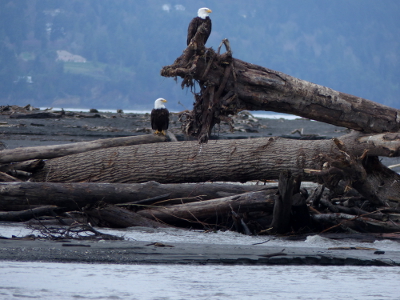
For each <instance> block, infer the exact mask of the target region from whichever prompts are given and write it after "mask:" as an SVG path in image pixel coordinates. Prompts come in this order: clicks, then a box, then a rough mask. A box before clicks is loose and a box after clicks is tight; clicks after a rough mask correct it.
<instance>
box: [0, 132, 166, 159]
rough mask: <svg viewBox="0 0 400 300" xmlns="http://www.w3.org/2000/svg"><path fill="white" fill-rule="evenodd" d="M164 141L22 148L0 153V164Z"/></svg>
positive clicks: (129, 140) (132, 139) (150, 136)
mask: <svg viewBox="0 0 400 300" xmlns="http://www.w3.org/2000/svg"><path fill="white" fill-rule="evenodd" d="M165 140H166V138H165V136H160V135H155V134H148V135H140V136H128V137H120V138H109V139H101V140H95V141H91V142H79V143H70V144H65V145H54V146H41V147H23V148H17V149H9V150H2V151H0V163H9V162H16V161H25V160H30V159H38V158H40V159H49V158H54V157H60V156H65V155H70V154H75V153H82V152H87V151H91V150H95V149H104V148H110V147H120V146H129V145H137V144H148V143H158V142H165Z"/></svg>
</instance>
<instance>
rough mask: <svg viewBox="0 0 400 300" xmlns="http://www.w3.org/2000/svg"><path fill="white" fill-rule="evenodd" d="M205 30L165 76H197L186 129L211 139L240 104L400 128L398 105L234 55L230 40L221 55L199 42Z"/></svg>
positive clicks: (358, 125)
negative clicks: (389, 104) (309, 80)
mask: <svg viewBox="0 0 400 300" xmlns="http://www.w3.org/2000/svg"><path fill="white" fill-rule="evenodd" d="M202 34H203V33H202V30H199V31H198V33H197V34H196V36H195V37H194V39H195V40H196V43H195V44H196V45H197V48H200V50H201V51H199V50H198V49H196V50H197V51H195V49H193V47H192V46H191V45H189V46H188V47H187V48H186V49H185V51H184V52H183V54H182V55H181V56H180V57H178V58H177V59H176V60H175V62H174V63H173V64H172V65H170V66H165V67H163V68H162V70H161V75H162V76H164V77H173V78H176V77H178V76H179V77H181V78H183V81H182V87H184V86H193V85H194V84H195V82H197V83H198V84H199V86H200V92H199V93H198V94H196V95H195V100H196V102H195V103H194V108H193V110H192V111H191V112H190V113H189V114H187V115H186V116H185V121H186V123H185V124H184V127H185V131H186V133H187V134H189V135H192V136H196V137H197V138H198V139H199V141H200V142H207V141H208V136H209V135H210V132H211V129H212V128H213V126H214V124H216V123H219V122H220V121H221V120H226V117H227V116H229V115H233V114H236V113H237V112H239V111H241V110H244V109H246V110H266V111H275V112H280V113H288V114H293V115H297V116H301V117H304V118H309V119H313V120H317V121H321V122H325V123H330V124H334V125H337V126H343V127H347V128H350V129H355V130H358V131H363V132H367V133H381V132H388V131H390V132H397V131H399V130H400V110H397V109H394V108H391V107H388V106H385V105H381V104H379V103H375V102H372V101H370V100H366V99H363V98H360V97H356V96H352V95H349V94H345V93H342V92H338V91H335V90H333V89H330V88H328V87H324V86H321V85H317V84H314V83H311V82H307V81H304V80H301V79H298V78H294V77H292V76H289V75H286V74H284V73H281V72H277V71H274V70H270V69H267V68H264V67H261V66H257V65H254V64H251V63H247V62H244V61H242V60H239V59H236V58H233V57H232V52H231V49H230V46H229V42H228V41H227V40H224V41H223V43H225V46H226V48H227V52H226V53H223V54H222V55H220V54H219V50H218V53H216V52H215V51H214V50H213V49H211V48H204V45H202V44H201V40H202V36H201V35H202Z"/></svg>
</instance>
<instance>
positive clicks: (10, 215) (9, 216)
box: [0, 205, 66, 222]
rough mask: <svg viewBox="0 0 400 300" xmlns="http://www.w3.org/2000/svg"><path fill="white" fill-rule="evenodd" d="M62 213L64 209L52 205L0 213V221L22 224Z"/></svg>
mask: <svg viewBox="0 0 400 300" xmlns="http://www.w3.org/2000/svg"><path fill="white" fill-rule="evenodd" d="M63 211H66V209H65V208H60V207H58V206H54V205H48V206H41V207H35V208H30V209H27V210H21V211H9V212H3V211H0V221H8V222H10V221H12V222H22V221H28V220H30V219H32V218H38V217H41V216H49V215H50V216H51V215H56V212H57V213H60V212H63Z"/></svg>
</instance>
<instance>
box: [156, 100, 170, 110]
mask: <svg viewBox="0 0 400 300" xmlns="http://www.w3.org/2000/svg"><path fill="white" fill-rule="evenodd" d="M166 102H167V100H165V99H164V98H158V99H157V100H156V101H154V108H155V109H158V108H165V105H164V103H166Z"/></svg>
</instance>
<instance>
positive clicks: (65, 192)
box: [0, 182, 265, 211]
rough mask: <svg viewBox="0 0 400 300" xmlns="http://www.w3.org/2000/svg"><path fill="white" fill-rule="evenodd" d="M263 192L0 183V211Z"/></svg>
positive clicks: (239, 188)
mask: <svg viewBox="0 0 400 300" xmlns="http://www.w3.org/2000/svg"><path fill="white" fill-rule="evenodd" d="M263 188H265V187H263V186H255V185H245V186H244V185H234V184H221V183H214V184H159V183H157V182H146V183H137V184H123V183H114V184H108V183H40V182H38V183H36V182H21V183H0V211H10V210H21V209H28V208H29V207H30V208H32V207H36V206H38V205H57V206H59V207H67V208H70V209H81V208H82V207H84V206H86V205H88V204H94V203H96V202H98V201H102V202H105V203H109V204H118V203H127V202H129V203H131V202H139V201H141V200H144V199H149V198H153V197H156V196H159V195H167V197H168V198H169V199H174V198H180V197H188V196H202V199H214V198H220V197H225V196H227V195H235V194H241V193H245V192H249V191H257V190H261V189H263ZM148 204H149V203H148Z"/></svg>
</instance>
